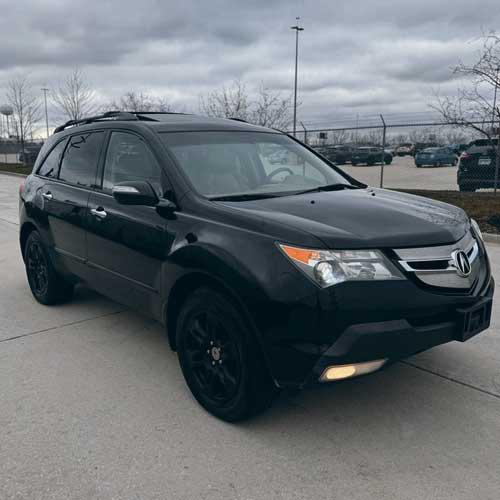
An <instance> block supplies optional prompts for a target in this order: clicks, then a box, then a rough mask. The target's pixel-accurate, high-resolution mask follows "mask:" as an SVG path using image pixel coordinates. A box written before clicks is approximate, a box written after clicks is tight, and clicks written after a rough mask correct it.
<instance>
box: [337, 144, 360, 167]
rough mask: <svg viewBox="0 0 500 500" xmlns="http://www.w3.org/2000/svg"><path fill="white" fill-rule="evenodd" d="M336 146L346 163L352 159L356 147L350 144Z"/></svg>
mask: <svg viewBox="0 0 500 500" xmlns="http://www.w3.org/2000/svg"><path fill="white" fill-rule="evenodd" d="M334 147H335V148H336V149H337V150H338V151H339V153H342V155H343V157H344V163H346V162H350V161H351V158H352V153H353V151H354V149H355V148H353V147H352V146H348V145H347V144H336V145H335V146H334Z"/></svg>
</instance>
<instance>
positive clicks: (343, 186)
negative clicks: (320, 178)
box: [294, 182, 361, 194]
mask: <svg viewBox="0 0 500 500" xmlns="http://www.w3.org/2000/svg"><path fill="white" fill-rule="evenodd" d="M342 189H361V188H360V187H358V186H353V185H352V184H342V183H340V182H338V183H335V184H326V185H325V186H318V187H315V188H311V189H305V190H304V191H298V192H296V193H294V194H305V193H318V192H321V191H341V190H342Z"/></svg>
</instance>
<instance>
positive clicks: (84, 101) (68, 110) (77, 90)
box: [52, 68, 96, 120]
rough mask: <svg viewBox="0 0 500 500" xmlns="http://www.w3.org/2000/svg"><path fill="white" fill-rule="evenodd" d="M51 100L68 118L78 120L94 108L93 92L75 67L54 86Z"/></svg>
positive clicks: (80, 71) (84, 77) (90, 112)
mask: <svg viewBox="0 0 500 500" xmlns="http://www.w3.org/2000/svg"><path fill="white" fill-rule="evenodd" d="M52 100H53V102H54V104H55V105H56V107H57V108H58V109H59V111H60V112H61V113H62V114H63V115H65V116H66V117H67V118H68V119H69V120H80V119H82V118H83V117H85V116H88V115H91V114H92V113H94V112H95V110H96V105H95V92H94V90H93V89H92V87H91V85H90V83H89V82H88V80H87V78H86V76H85V74H84V73H83V71H82V70H80V69H79V68H75V69H74V70H73V71H72V72H71V73H70V74H69V75H67V77H66V78H65V79H64V80H63V81H62V82H61V83H60V84H59V85H57V86H56V87H55V90H54V91H53V92H52Z"/></svg>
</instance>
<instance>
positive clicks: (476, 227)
mask: <svg viewBox="0 0 500 500" xmlns="http://www.w3.org/2000/svg"><path fill="white" fill-rule="evenodd" d="M470 225H471V226H472V229H473V230H474V233H475V235H476V236H477V237H478V238H481V241H482V240H483V233H482V232H481V229H479V224H478V223H477V222H476V221H475V220H474V219H471V220H470Z"/></svg>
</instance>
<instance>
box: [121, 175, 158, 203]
mask: <svg viewBox="0 0 500 500" xmlns="http://www.w3.org/2000/svg"><path fill="white" fill-rule="evenodd" d="M113 198H114V199H115V200H116V201H117V202H118V203H120V204H122V205H143V206H147V207H155V206H156V205H158V203H159V201H160V200H159V198H158V196H157V195H156V193H155V191H154V189H153V187H152V186H151V184H149V182H146V181H128V182H120V183H118V184H115V185H114V186H113Z"/></svg>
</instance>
